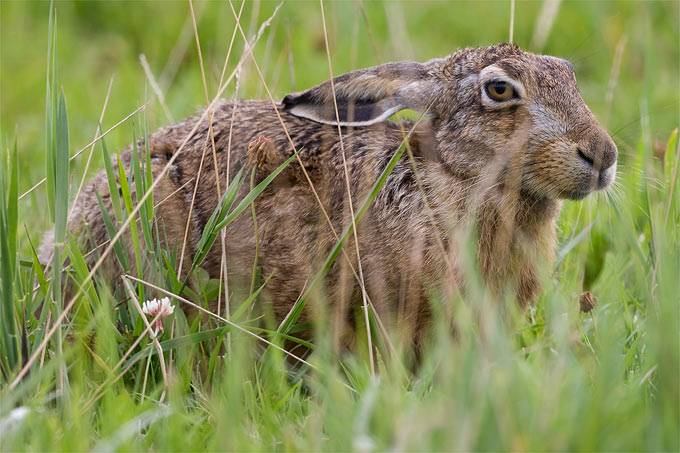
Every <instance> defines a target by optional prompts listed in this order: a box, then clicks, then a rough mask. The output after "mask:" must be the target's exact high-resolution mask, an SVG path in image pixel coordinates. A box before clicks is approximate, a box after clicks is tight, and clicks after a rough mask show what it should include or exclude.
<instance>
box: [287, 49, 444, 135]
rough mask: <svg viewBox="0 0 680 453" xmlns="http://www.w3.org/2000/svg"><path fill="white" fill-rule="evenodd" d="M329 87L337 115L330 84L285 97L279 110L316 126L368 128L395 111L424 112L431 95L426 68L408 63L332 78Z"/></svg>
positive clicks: (429, 78) (433, 85)
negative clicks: (331, 125) (304, 119)
mask: <svg viewBox="0 0 680 453" xmlns="http://www.w3.org/2000/svg"><path fill="white" fill-rule="evenodd" d="M333 84H334V86H335V94H336V98H337V105H338V112H337V116H336V112H335V105H334V103H333V90H332V87H331V83H330V81H326V82H324V83H322V84H320V85H317V86H316V87H314V88H311V89H309V90H307V91H303V92H300V93H294V94H289V95H288V96H286V97H284V98H283V101H282V108H283V110H284V111H286V112H288V113H290V114H292V115H295V116H299V117H302V118H307V119H310V120H313V121H316V122H318V123H324V124H338V122H339V123H340V125H341V126H368V125H371V124H375V123H379V122H381V121H385V120H386V119H387V118H389V117H390V116H391V115H392V114H394V113H396V112H398V111H399V110H403V109H413V110H417V111H420V112H422V111H424V110H425V109H427V107H428V100H429V99H431V97H432V96H433V95H434V92H435V82H434V81H433V78H432V76H431V74H430V71H429V67H428V65H427V64H423V63H416V62H410V61H405V62H399V63H387V64H384V65H380V66H375V67H373V68H368V69H362V70H358V71H352V72H349V73H347V74H343V75H341V76H338V77H336V78H335V79H333ZM338 120H339V121H338Z"/></svg>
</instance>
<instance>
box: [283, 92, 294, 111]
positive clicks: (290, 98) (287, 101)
mask: <svg viewBox="0 0 680 453" xmlns="http://www.w3.org/2000/svg"><path fill="white" fill-rule="evenodd" d="M297 97H298V96H297V95H295V94H287V95H286V96H285V97H284V98H283V99H282V100H281V105H282V106H283V108H284V109H285V108H288V107H291V106H292V105H293V104H295V99H296V98H297Z"/></svg>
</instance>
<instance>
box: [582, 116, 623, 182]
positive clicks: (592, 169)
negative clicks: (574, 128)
mask: <svg viewBox="0 0 680 453" xmlns="http://www.w3.org/2000/svg"><path fill="white" fill-rule="evenodd" d="M575 152H576V156H577V157H578V159H579V160H580V163H581V165H582V166H584V167H585V168H586V169H587V171H588V172H589V175H590V177H589V181H588V183H587V188H586V187H584V189H585V190H584V192H591V191H593V190H603V189H606V188H607V187H608V186H609V185H610V184H611V183H612V181H613V180H614V176H615V175H616V157H617V154H618V151H617V149H616V145H615V144H614V141H613V140H612V139H611V137H610V136H609V134H607V133H606V132H605V131H604V130H602V129H600V128H599V127H598V128H596V129H594V130H592V131H591V132H590V133H589V134H584V137H583V139H582V140H581V141H580V142H579V143H578V144H577V146H576V150H575Z"/></svg>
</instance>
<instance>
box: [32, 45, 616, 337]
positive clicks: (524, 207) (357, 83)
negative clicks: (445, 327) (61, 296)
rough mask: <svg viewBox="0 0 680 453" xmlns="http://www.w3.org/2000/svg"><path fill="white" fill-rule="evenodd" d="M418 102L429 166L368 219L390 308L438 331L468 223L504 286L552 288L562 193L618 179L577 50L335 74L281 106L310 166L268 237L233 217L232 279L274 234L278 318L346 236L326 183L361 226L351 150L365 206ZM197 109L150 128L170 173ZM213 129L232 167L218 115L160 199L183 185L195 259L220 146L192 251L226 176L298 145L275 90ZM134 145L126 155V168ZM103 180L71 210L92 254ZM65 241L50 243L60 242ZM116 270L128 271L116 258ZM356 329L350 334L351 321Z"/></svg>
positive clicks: (369, 270)
mask: <svg viewBox="0 0 680 453" xmlns="http://www.w3.org/2000/svg"><path fill="white" fill-rule="evenodd" d="M485 74H491V76H493V77H497V76H496V75H495V74H502V77H504V78H506V79H508V80H511V81H514V82H512V83H516V84H517V92H521V93H522V95H523V97H522V98H521V99H519V100H513V101H512V102H510V103H508V104H507V105H505V104H504V105H496V104H495V103H493V102H490V101H489V100H488V99H486V98H485V96H486V95H485V94H484V93H485V92H484V90H485V88H484V86H483V85H482V81H480V80H482V78H483V77H487V75H485ZM491 76H489V77H491ZM333 88H335V93H336V96H337V108H338V112H339V117H336V114H335V104H334V102H333V95H332V93H333ZM402 108H411V109H415V110H419V111H421V112H425V113H426V114H427V115H426V118H425V120H423V121H421V122H419V123H418V124H417V127H415V129H414V130H413V133H412V134H411V135H410V136H408V138H407V142H408V146H409V153H410V154H411V155H412V156H413V161H412V160H411V159H410V158H409V157H407V156H406V155H405V156H404V158H402V160H401V161H400V162H399V163H398V164H397V166H396V168H395V169H394V171H393V172H392V173H391V174H390V176H389V178H388V180H387V183H386V185H385V187H384V188H383V189H382V190H381V192H380V194H379V196H378V198H377V199H376V201H375V204H374V205H373V206H372V208H371V209H370V210H369V211H368V214H367V215H366V217H365V218H364V219H363V220H362V221H361V222H360V224H359V225H358V242H359V250H360V253H361V265H362V270H363V275H364V277H365V282H366V290H367V293H368V295H369V297H370V300H371V302H372V303H373V305H374V306H375V307H376V309H377V310H378V312H379V313H380V314H381V316H384V318H385V319H394V320H396V322H399V324H400V325H402V326H404V328H410V329H415V330H420V329H422V327H423V326H424V325H426V324H427V320H428V319H429V316H430V315H429V313H430V310H429V305H428V302H427V300H428V295H429V294H430V293H432V291H436V290H437V288H439V289H441V282H442V281H445V282H455V283H456V284H462V283H463V281H464V278H463V275H462V273H461V269H460V265H459V254H458V252H457V251H456V249H457V247H458V245H459V244H457V243H456V234H457V232H458V231H461V228H462V227H463V226H473V227H475V228H476V231H477V237H478V246H477V247H476V248H477V255H478V260H479V267H480V269H481V271H482V274H483V276H484V278H485V280H486V282H487V284H488V285H489V286H490V287H491V288H492V289H493V290H494V291H496V292H499V293H500V292H502V291H504V290H505V289H506V288H511V289H513V290H514V291H516V294H517V297H518V299H519V301H520V302H521V303H522V304H527V303H530V302H531V301H532V300H534V299H535V297H536V295H537V293H538V291H539V269H540V267H541V266H546V265H548V264H549V263H550V261H551V259H552V254H553V249H554V246H555V220H556V218H557V215H558V213H559V208H560V201H559V200H560V199H562V198H581V197H583V196H585V195H586V194H588V193H589V192H591V191H593V190H597V189H601V188H604V187H606V186H607V185H608V184H609V182H610V181H611V178H613V171H614V170H613V168H614V167H613V166H612V164H613V163H614V162H615V160H616V147H615V146H614V144H613V142H612V141H611V139H610V138H609V136H608V135H607V134H606V132H604V131H603V130H602V129H601V128H600V127H599V126H598V124H597V121H596V120H595V118H594V117H593V115H592V114H591V112H590V111H589V110H588V108H587V106H586V105H585V103H584V102H583V100H582V98H581V96H580V94H579V92H578V89H577V87H576V83H575V78H574V74H573V72H572V68H571V66H570V65H569V64H568V63H567V62H565V61H564V60H560V59H557V58H554V57H545V56H539V55H534V54H530V53H526V52H523V51H521V50H520V49H519V48H517V47H516V46H514V45H507V44H501V45H498V46H492V47H487V48H480V49H463V50H460V51H458V52H456V53H454V54H453V55H451V56H449V57H446V58H442V59H436V60H432V61H430V62H427V63H422V64H421V63H413V62H407V63H391V64H388V65H383V66H378V67H376V68H370V69H367V70H362V71H355V72H353V73H349V74H346V75H344V76H340V77H338V78H336V79H335V80H334V86H331V85H330V83H328V82H326V83H324V84H322V85H320V86H318V87H315V88H313V89H311V90H308V91H307V92H304V93H299V94H293V95H289V96H287V97H286V98H285V99H284V101H283V103H282V104H281V105H280V106H278V109H279V114H280V115H281V117H282V119H283V122H284V123H285V126H286V128H287V130H288V133H289V134H290V137H291V139H292V141H293V144H294V145H295V148H296V149H297V150H298V151H299V157H300V161H301V162H302V164H303V165H304V169H303V168H301V167H300V165H299V163H298V162H294V163H293V164H291V166H290V167H289V168H288V169H286V170H285V171H284V173H283V174H282V175H280V176H279V177H278V178H277V180H276V181H275V183H274V184H272V186H271V187H270V188H268V189H267V190H266V191H265V192H264V193H263V194H262V195H261V196H260V197H259V198H258V199H257V201H256V203H255V212H256V218H257V229H258V231H257V234H255V232H254V227H253V221H252V216H251V215H246V214H244V215H242V216H241V217H240V218H239V219H238V220H237V221H236V222H234V223H233V224H232V225H230V226H229V227H228V228H227V230H226V256H227V269H228V272H229V278H230V288H231V289H232V290H234V288H238V287H239V283H240V284H241V285H242V286H241V287H243V284H244V282H247V281H249V280H250V273H251V270H252V264H253V259H254V251H255V245H256V244H255V238H256V237H257V239H258V241H259V244H258V245H259V260H258V261H259V262H258V264H259V267H260V268H261V272H262V276H263V277H265V278H269V280H268V283H267V286H266V298H267V299H268V300H269V301H271V307H272V308H273V311H274V313H275V315H276V317H277V319H278V320H279V321H280V320H281V319H283V318H284V317H285V316H286V314H287V313H288V312H289V310H290V308H291V307H292V305H293V303H294V302H295V301H296V300H297V298H298V297H299V296H300V295H301V293H302V292H303V290H304V289H305V288H306V287H307V285H308V284H309V283H310V278H311V277H312V276H313V275H315V273H316V271H317V270H318V269H319V267H320V263H321V262H323V259H324V258H325V257H326V256H327V254H328V252H329V251H330V249H331V248H332V247H333V245H334V244H335V243H336V235H335V234H334V232H333V231H332V230H331V228H330V227H329V225H328V221H327V219H326V217H325V216H324V214H323V212H322V209H321V208H320V206H319V202H318V201H317V198H316V196H315V195H314V193H313V192H312V190H311V188H310V184H309V182H310V181H311V183H312V184H313V186H314V189H315V190H316V193H317V194H318V198H319V200H320V202H321V205H322V206H323V208H324V210H325V211H326V212H327V213H328V216H329V218H330V221H331V223H332V226H333V229H334V231H335V233H337V234H340V232H342V231H343V229H345V228H346V227H347V226H348V225H349V224H350V223H351V220H350V219H351V218H350V210H349V203H348V199H347V193H346V183H345V173H344V165H343V159H342V153H343V151H344V153H345V157H346V160H347V167H348V173H349V179H350V187H351V191H352V201H353V207H354V210H355V211H356V210H357V209H358V207H359V206H360V205H361V203H362V202H363V200H364V199H365V197H366V195H367V194H368V192H369V190H370V188H371V186H372V185H373V183H374V181H375V180H376V179H377V177H378V175H379V174H380V173H381V171H382V170H383V169H384V168H385V166H386V164H387V162H388V160H389V159H390V157H391V156H392V155H393V153H394V152H395V151H396V150H397V149H398V147H399V145H400V144H401V143H402V141H404V139H405V136H406V132H407V131H409V130H411V129H412V128H413V127H414V123H413V122H408V121H402V122H397V123H393V122H389V121H386V120H385V118H386V116H389V114H390V113H391V112H393V111H396V110H399V109H402ZM232 115H233V118H234V122H233V125H232V124H231V119H232ZM198 119H199V117H198V116H194V117H192V118H189V119H187V120H185V121H183V122H181V123H179V124H175V125H172V126H169V127H166V128H164V129H162V130H160V131H159V132H157V133H155V134H154V135H153V136H152V137H151V140H150V145H151V153H152V158H153V165H154V167H153V169H154V174H158V172H159V171H160V169H161V168H162V167H163V166H164V165H165V164H166V163H167V161H168V160H169V158H170V157H171V156H172V155H173V154H174V153H176V152H177V150H178V147H179V145H180V144H181V143H182V141H183V140H184V139H185V137H186V136H187V134H188V133H189V132H190V131H191V130H192V128H193V127H194V126H195V125H196V122H197V121H198ZM338 120H339V122H340V124H341V126H342V138H343V140H342V143H341V141H340V140H339V137H338V127H337V124H338ZM322 123H327V124H322ZM232 126H233V128H232ZM353 126H356V127H353ZM212 130H213V131H214V142H215V147H216V152H217V155H216V160H217V166H216V167H215V165H214V164H213V159H212V157H211V154H212V150H211V141H210V139H209V136H208V134H209V132H208V131H209V128H208V124H207V120H206V121H204V122H203V123H202V124H200V125H199V127H198V129H197V131H196V133H194V134H193V136H192V137H190V139H189V141H188V142H187V145H186V147H185V148H184V149H183V150H182V151H181V154H180V155H179V156H177V158H176V160H175V162H174V164H173V165H172V167H171V168H170V171H169V173H168V175H167V176H166V177H165V178H163V181H162V183H161V184H160V186H159V187H158V189H157V190H156V192H155V193H154V197H155V199H156V200H161V199H164V198H165V197H167V196H168V195H170V194H171V193H173V192H176V194H175V195H174V196H171V197H170V198H168V199H167V200H166V201H165V202H164V204H163V206H162V208H161V209H159V210H158V211H157V212H158V213H159V216H158V229H159V231H162V232H163V233H162V234H161V236H162V242H163V243H164V244H165V245H166V246H167V247H170V248H172V249H173V250H175V251H176V252H177V253H179V247H180V245H181V243H182V237H183V234H184V226H185V223H186V221H187V216H188V215H189V212H190V209H189V207H190V202H191V196H192V193H193V185H194V182H195V181H192V178H195V177H196V176H197V169H198V168H199V164H200V161H201V158H202V157H203V158H204V164H203V170H202V173H201V175H200V180H199V181H198V187H199V190H198V191H197V193H196V200H195V203H194V206H193V210H191V219H190V222H189V223H190V231H189V241H188V247H187V251H186V252H185V253H186V257H185V262H187V261H189V262H190V261H191V257H192V254H193V251H194V247H195V246H196V243H197V241H198V238H199V237H200V234H201V231H202V230H203V227H204V226H205V224H206V222H207V220H208V218H209V217H210V215H211V213H212V212H213V210H214V208H215V207H216V204H217V201H218V199H219V197H218V194H217V193H216V190H215V180H216V176H217V178H219V180H220V185H221V187H222V190H224V187H226V185H227V179H230V180H231V179H232V178H233V177H234V175H235V173H236V172H237V171H238V170H240V169H242V168H245V169H246V170H248V172H250V171H254V173H253V174H254V175H255V178H256V180H257V181H260V180H262V179H263V178H264V177H266V175H267V174H269V173H270V172H271V171H272V170H273V169H274V168H276V167H277V166H278V165H279V164H280V163H282V162H283V161H284V160H285V159H286V158H287V157H288V156H290V155H291V153H292V151H293V147H292V146H291V143H290V142H289V140H288V138H287V137H286V134H285V133H284V132H283V130H282V128H281V125H280V123H279V120H278V117H277V112H276V111H275V110H274V108H273V106H272V105H271V104H270V103H268V102H265V101H238V102H235V103H232V102H223V103H221V104H219V105H218V106H217V107H216V108H215V111H214V115H213V125H212ZM230 130H231V131H232V132H231V134H232V136H231V137H230ZM260 136H263V137H266V139H262V138H257V137H260ZM256 138H257V139H256ZM229 143H231V148H230V147H229ZM249 144H250V147H249ZM579 150H580V151H579ZM129 153H130V151H129V150H128V151H125V152H124V153H123V154H122V159H123V160H124V161H126V163H127V161H129ZM204 153H205V156H204ZM579 153H581V154H585V157H583V156H579ZM584 159H589V160H590V166H589V164H587V163H585V162H584ZM227 160H229V162H227ZM591 167H592V168H591ZM227 168H229V169H230V174H229V175H227V174H226V169H227ZM610 168H611V169H610ZM253 169H254V170H253ZM247 189H248V187H244V188H243V190H242V194H245V192H246V190H247ZM95 192H99V193H100V194H101V195H102V196H103V197H104V200H105V201H106V200H107V199H108V188H107V185H106V179H105V176H104V175H101V174H100V175H99V176H97V177H96V178H95V179H94V180H93V182H92V183H91V184H90V185H89V186H88V188H87V189H86V191H85V193H84V194H83V195H82V196H81V197H80V198H79V200H78V206H77V208H76V210H75V211H74V215H73V216H72V218H71V220H70V227H71V229H72V230H73V231H74V232H87V233H82V234H84V235H87V236H86V237H87V238H88V240H87V246H88V247H89V248H94V247H95V246H97V245H99V244H102V243H103V242H104V241H106V240H107V239H108V238H107V236H106V232H105V230H104V227H103V223H102V220H101V215H100V213H99V209H98V207H97V204H96V199H95V197H94V193H95ZM109 204H110V203H109ZM107 207H110V206H109V205H108V204H107ZM126 241H127V239H126ZM50 248H51V246H50V244H49V241H48V243H47V244H46V246H45V248H44V250H46V251H48V252H49V250H50ZM345 254H346V256H347V257H349V262H348V260H347V259H346V258H345V256H341V257H339V258H338V260H337V261H336V263H335V265H334V267H333V269H332V270H331V272H330V274H329V276H328V277H327V279H326V281H325V294H326V296H327V298H326V299H325V300H327V301H328V302H329V303H330V304H331V306H333V307H335V308H334V309H332V310H331V314H332V316H333V318H334V320H335V324H334V325H335V326H336V330H338V331H341V330H343V329H344V327H343V326H344V325H345V324H346V322H345V321H348V320H350V319H351V318H352V315H353V310H354V308H355V307H356V306H357V303H359V302H360V301H361V300H362V296H361V291H360V286H359V285H358V283H357V279H356V278H355V275H354V274H355V273H356V272H358V269H359V263H358V261H357V257H356V253H355V247H354V243H353V242H352V241H349V242H348V245H347V246H346V247H345ZM220 263H221V249H220V246H219V244H216V245H215V247H213V249H212V251H211V253H210V254H209V255H208V258H207V259H206V261H205V264H204V267H205V269H206V270H207V271H208V272H209V274H210V275H211V276H213V277H218V276H219V275H220ZM350 263H351V265H350ZM107 273H108V275H109V276H113V275H115V274H116V265H115V262H114V261H113V259H112V258H110V259H109V262H108V264H107ZM231 282H233V284H232V283H231ZM235 291H236V290H235ZM311 309H312V311H313V307H311ZM322 311H323V310H322ZM309 313H311V311H307V312H306V315H308V314H309ZM350 330H351V329H350ZM338 335H339V336H342V333H338ZM344 338H345V340H342V341H343V342H344V343H351V341H352V334H351V331H350V333H349V334H345V335H344Z"/></svg>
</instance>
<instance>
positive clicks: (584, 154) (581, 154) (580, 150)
mask: <svg viewBox="0 0 680 453" xmlns="http://www.w3.org/2000/svg"><path fill="white" fill-rule="evenodd" d="M576 152H577V153H578V157H580V158H581V159H582V160H584V161H586V162H587V163H588V165H590V166H591V167H592V166H593V159H592V158H590V157H588V155H587V154H586V153H584V152H583V150H582V149H581V148H577V149H576Z"/></svg>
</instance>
